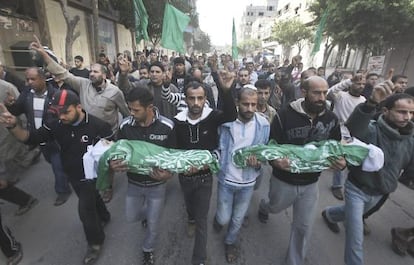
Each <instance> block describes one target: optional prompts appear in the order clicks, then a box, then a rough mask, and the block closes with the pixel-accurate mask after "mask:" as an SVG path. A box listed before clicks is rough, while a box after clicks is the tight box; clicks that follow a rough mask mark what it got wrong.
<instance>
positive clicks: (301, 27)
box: [271, 18, 312, 58]
mask: <svg viewBox="0 0 414 265" xmlns="http://www.w3.org/2000/svg"><path fill="white" fill-rule="evenodd" d="M311 38H312V31H311V29H310V28H309V27H307V26H306V25H305V24H303V23H302V22H300V21H299V20H298V19H296V18H294V19H288V20H283V21H278V22H276V23H275V25H274V26H273V27H272V36H271V39H272V40H275V41H277V42H278V43H279V44H280V45H282V48H283V53H284V56H285V58H287V57H289V55H290V50H291V48H292V46H294V45H296V46H297V47H298V49H299V52H298V53H299V54H300V52H301V51H302V48H303V46H304V45H305V43H306V42H307V41H309V40H311Z"/></svg>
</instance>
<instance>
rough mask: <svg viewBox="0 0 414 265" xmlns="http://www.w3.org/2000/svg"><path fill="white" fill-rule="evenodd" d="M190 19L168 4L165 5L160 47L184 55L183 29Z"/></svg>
mask: <svg viewBox="0 0 414 265" xmlns="http://www.w3.org/2000/svg"><path fill="white" fill-rule="evenodd" d="M189 22H190V17H189V16H187V15H186V14H184V13H183V12H181V11H180V10H178V9H177V8H175V7H174V6H172V5H170V4H168V3H167V4H166V5H165V11H164V21H163V22H162V35H161V46H162V47H164V48H168V49H171V50H175V51H178V52H182V53H184V35H183V32H184V29H185V28H186V27H187V25H188V23H189Z"/></svg>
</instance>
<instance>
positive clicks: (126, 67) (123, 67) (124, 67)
mask: <svg viewBox="0 0 414 265" xmlns="http://www.w3.org/2000/svg"><path fill="white" fill-rule="evenodd" d="M118 66H119V71H120V72H121V74H128V73H129V71H130V70H131V63H130V62H129V61H128V60H127V59H126V58H122V59H119V60H118Z"/></svg>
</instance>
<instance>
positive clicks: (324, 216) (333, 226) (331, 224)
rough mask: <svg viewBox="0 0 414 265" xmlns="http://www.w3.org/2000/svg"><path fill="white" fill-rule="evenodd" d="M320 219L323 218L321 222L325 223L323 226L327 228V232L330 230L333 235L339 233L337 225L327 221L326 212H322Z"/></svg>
mask: <svg viewBox="0 0 414 265" xmlns="http://www.w3.org/2000/svg"><path fill="white" fill-rule="evenodd" d="M322 217H323V220H324V221H325V224H326V225H327V226H328V228H329V230H331V231H332V232H334V233H335V234H338V233H339V231H341V229H340V228H339V225H338V224H337V223H334V222H331V221H329V220H328V217H327V216H326V210H323V211H322Z"/></svg>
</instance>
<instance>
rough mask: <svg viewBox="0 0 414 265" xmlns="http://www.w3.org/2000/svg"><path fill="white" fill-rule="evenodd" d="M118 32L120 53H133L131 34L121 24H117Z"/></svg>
mask: <svg viewBox="0 0 414 265" xmlns="http://www.w3.org/2000/svg"><path fill="white" fill-rule="evenodd" d="M116 29H117V32H118V51H119V52H124V51H125V50H127V51H129V52H131V54H133V52H132V39H131V32H130V31H129V30H128V29H126V28H125V27H124V26H123V25H121V24H116Z"/></svg>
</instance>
